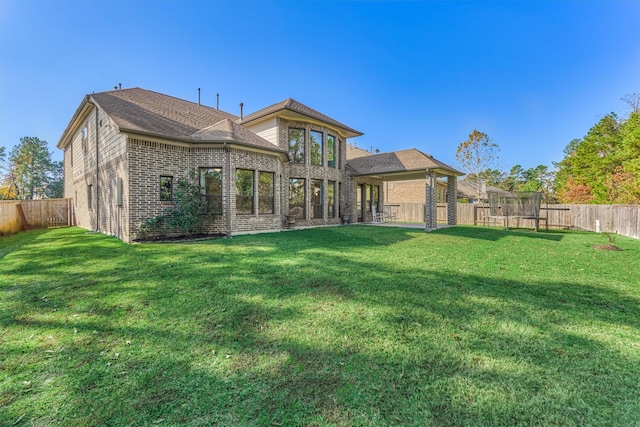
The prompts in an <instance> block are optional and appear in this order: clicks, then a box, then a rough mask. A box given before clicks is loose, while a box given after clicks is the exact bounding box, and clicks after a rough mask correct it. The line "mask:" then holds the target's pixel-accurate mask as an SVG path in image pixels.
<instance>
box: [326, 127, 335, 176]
mask: <svg viewBox="0 0 640 427" xmlns="http://www.w3.org/2000/svg"><path fill="white" fill-rule="evenodd" d="M335 141H336V138H335V137H334V136H333V135H327V166H329V167H330V168H335V167H336V143H335Z"/></svg>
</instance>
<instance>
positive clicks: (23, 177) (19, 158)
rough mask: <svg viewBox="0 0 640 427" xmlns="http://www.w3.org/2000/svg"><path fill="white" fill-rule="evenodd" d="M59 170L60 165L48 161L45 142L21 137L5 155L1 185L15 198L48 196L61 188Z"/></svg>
mask: <svg viewBox="0 0 640 427" xmlns="http://www.w3.org/2000/svg"><path fill="white" fill-rule="evenodd" d="M61 168H62V165H61V162H53V161H52V160H51V153H50V152H49V150H48V146H47V142H46V141H41V140H40V139H39V138H36V137H29V136H25V137H24V138H20V143H19V144H18V145H16V146H15V147H13V149H12V150H11V153H9V165H8V170H7V172H6V173H5V183H6V184H8V186H9V188H13V189H15V197H16V198H19V199H34V198H41V197H48V195H49V194H50V193H51V190H52V189H54V190H55V191H56V192H59V189H60V188H61V186H62V184H61V181H62V173H61Z"/></svg>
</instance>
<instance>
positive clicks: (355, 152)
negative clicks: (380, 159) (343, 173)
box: [347, 144, 373, 160]
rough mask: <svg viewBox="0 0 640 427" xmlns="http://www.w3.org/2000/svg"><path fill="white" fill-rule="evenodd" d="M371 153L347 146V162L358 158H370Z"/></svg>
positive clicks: (353, 146)
mask: <svg viewBox="0 0 640 427" xmlns="http://www.w3.org/2000/svg"><path fill="white" fill-rule="evenodd" d="M371 155H373V153H370V152H368V151H367V150H363V149H362V148H358V147H356V146H355V145H351V144H347V160H351V159H357V158H358V157H364V156H371Z"/></svg>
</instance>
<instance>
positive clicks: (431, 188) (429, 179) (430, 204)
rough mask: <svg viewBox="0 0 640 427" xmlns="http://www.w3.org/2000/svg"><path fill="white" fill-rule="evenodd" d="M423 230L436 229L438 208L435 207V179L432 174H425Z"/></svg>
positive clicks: (428, 172)
mask: <svg viewBox="0 0 640 427" xmlns="http://www.w3.org/2000/svg"><path fill="white" fill-rule="evenodd" d="M425 178H426V185H425V187H426V188H425V191H426V197H425V215H424V218H425V228H426V229H427V230H435V229H436V228H437V227H438V207H437V205H436V177H435V175H434V173H433V172H431V171H429V170H427V172H426V176H425Z"/></svg>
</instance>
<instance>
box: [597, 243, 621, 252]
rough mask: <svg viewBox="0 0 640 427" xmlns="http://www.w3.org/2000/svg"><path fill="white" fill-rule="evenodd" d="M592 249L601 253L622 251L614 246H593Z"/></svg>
mask: <svg viewBox="0 0 640 427" xmlns="http://www.w3.org/2000/svg"><path fill="white" fill-rule="evenodd" d="M593 248H594V249H599V250H601V251H621V250H622V249H621V248H619V247H617V246H616V245H611V244H609V245H595V246H594V247H593Z"/></svg>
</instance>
